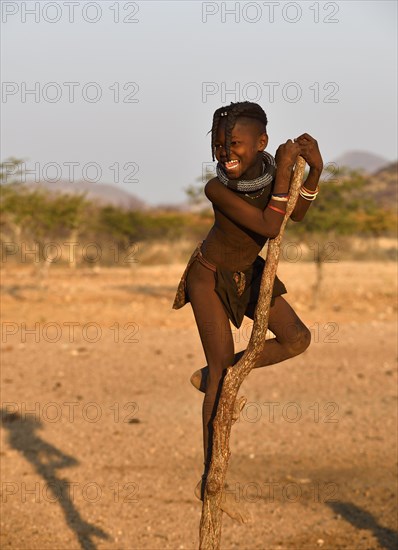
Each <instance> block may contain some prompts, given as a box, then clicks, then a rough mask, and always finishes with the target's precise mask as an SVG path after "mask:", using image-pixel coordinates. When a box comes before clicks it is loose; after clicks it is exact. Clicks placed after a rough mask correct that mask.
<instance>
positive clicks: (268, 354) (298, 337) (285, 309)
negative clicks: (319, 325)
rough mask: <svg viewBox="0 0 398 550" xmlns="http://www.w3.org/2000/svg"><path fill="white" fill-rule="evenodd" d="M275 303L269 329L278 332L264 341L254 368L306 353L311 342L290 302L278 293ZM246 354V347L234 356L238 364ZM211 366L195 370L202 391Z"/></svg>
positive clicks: (251, 314)
mask: <svg viewBox="0 0 398 550" xmlns="http://www.w3.org/2000/svg"><path fill="white" fill-rule="evenodd" d="M274 300H275V301H274V305H273V306H272V307H271V308H270V314H269V322H268V327H269V329H270V330H271V331H272V332H273V333H274V334H275V338H270V339H269V340H266V341H265V343H264V348H263V350H262V352H261V354H260V356H259V357H258V359H257V361H256V362H255V364H254V367H253V368H255V369H258V368H261V367H267V366H269V365H275V364H276V363H280V362H281V361H285V360H286V359H290V358H291V357H294V356H295V355H299V354H300V353H303V351H305V350H306V349H307V348H308V346H309V345H310V342H311V332H310V331H309V329H308V328H307V327H306V326H305V325H304V323H303V322H302V321H301V319H300V318H299V317H298V315H297V314H296V312H295V311H294V309H293V308H292V307H291V306H290V305H289V304H288V302H287V301H286V300H285V299H284V298H282V296H277V297H275V299H274ZM245 315H246V316H247V317H249V318H250V319H253V318H254V308H251V309H248V310H247V311H246V313H245ZM243 354H244V350H242V351H239V352H238V353H236V354H235V355H234V359H233V363H231V365H235V364H236V363H237V362H238V361H239V359H240V358H241V357H242V355H243ZM208 372H209V370H208V366H206V367H204V368H202V369H200V370H199V371H196V372H195V373H194V374H193V376H192V378H191V381H192V384H193V385H194V386H195V387H196V388H197V389H200V391H204V390H205V387H206V381H207V377H208Z"/></svg>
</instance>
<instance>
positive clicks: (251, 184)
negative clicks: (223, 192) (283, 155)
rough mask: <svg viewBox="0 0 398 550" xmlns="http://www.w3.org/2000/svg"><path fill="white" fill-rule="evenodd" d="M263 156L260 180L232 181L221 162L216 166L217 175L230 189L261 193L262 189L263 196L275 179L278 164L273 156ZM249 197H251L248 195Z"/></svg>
mask: <svg viewBox="0 0 398 550" xmlns="http://www.w3.org/2000/svg"><path fill="white" fill-rule="evenodd" d="M262 155H263V158H262V160H263V173H262V175H261V176H260V177H259V178H255V179H253V180H230V179H228V177H227V174H226V171H225V169H224V167H223V166H222V164H220V163H219V162H218V163H217V166H216V173H217V177H218V179H219V180H220V181H221V182H222V183H223V184H224V185H226V186H227V187H229V188H230V189H235V191H249V192H250V191H259V190H260V189H261V190H262V191H261V194H262V193H263V192H264V188H265V187H267V185H269V184H270V183H271V182H272V180H273V179H274V177H275V174H276V162H275V159H274V157H273V156H272V155H270V154H269V153H267V152H266V151H263V152H262ZM245 194H246V193H245ZM247 196H248V197H249V196H250V195H247ZM259 196H260V195H257V196H256V197H250V198H253V199H255V198H257V197H259Z"/></svg>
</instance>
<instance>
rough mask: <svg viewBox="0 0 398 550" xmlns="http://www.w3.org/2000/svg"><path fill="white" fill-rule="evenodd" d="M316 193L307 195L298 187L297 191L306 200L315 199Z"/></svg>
mask: <svg viewBox="0 0 398 550" xmlns="http://www.w3.org/2000/svg"><path fill="white" fill-rule="evenodd" d="M317 194H318V193H315V194H314V195H307V194H306V193H303V192H302V191H301V189H300V191H299V195H300V197H303V199H305V200H307V201H314V200H315V199H316V196H317Z"/></svg>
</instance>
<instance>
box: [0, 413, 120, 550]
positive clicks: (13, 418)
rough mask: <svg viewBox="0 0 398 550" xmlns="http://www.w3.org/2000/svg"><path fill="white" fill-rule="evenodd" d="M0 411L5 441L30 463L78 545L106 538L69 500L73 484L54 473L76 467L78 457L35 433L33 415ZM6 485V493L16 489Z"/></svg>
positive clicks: (92, 549)
mask: <svg viewBox="0 0 398 550" xmlns="http://www.w3.org/2000/svg"><path fill="white" fill-rule="evenodd" d="M0 412H1V420H2V424H3V426H4V428H5V429H7V430H8V432H9V437H8V442H9V443H10V445H11V446H12V447H13V448H14V449H16V450H17V451H19V452H20V453H21V454H22V455H23V457H24V458H26V460H28V461H29V462H30V463H31V464H32V465H33V467H34V468H35V470H36V472H37V473H38V474H39V475H40V476H41V477H42V478H43V479H44V481H45V485H44V490H43V491H42V490H40V495H42V494H46V495H47V494H51V495H52V498H51V501H54V502H55V501H56V502H59V504H60V506H61V508H62V511H63V513H64V516H65V520H66V523H67V525H68V526H69V527H70V529H72V531H74V532H75V533H76V536H77V538H78V540H79V543H80V546H81V548H83V550H96V546H95V544H94V542H93V541H92V538H93V537H99V538H100V539H104V540H109V538H110V537H109V535H108V534H107V533H105V531H103V530H102V529H100V528H99V527H96V526H95V525H91V524H90V523H87V522H86V521H84V519H83V518H82V517H81V515H80V513H79V511H78V510H77V509H76V508H75V506H74V503H73V486H71V484H70V482H69V480H68V479H66V478H62V477H60V476H59V475H58V476H57V470H59V469H60V468H71V467H73V466H77V465H78V464H79V462H78V460H76V458H74V457H73V456H70V455H66V454H64V453H63V452H62V451H60V450H59V449H57V448H56V447H54V446H53V445H51V444H49V443H47V442H46V441H44V440H43V439H42V438H41V437H40V436H39V435H37V433H36V432H37V430H39V429H42V427H43V426H42V423H41V422H40V420H38V419H37V418H36V417H35V416H34V414H31V415H26V417H25V418H22V417H21V416H20V415H19V414H18V413H15V412H13V413H10V412H8V411H7V410H5V409H0ZM9 486H10V487H9V489H10V490H9V491H8V494H9V495H11V494H15V491H13V489H14V488H16V490H18V489H17V484H16V483H9ZM19 489H20V495H22V484H20V488H19ZM11 490H12V492H11ZM44 491H45V493H44ZM3 498H4V496H3ZM48 498H50V497H48Z"/></svg>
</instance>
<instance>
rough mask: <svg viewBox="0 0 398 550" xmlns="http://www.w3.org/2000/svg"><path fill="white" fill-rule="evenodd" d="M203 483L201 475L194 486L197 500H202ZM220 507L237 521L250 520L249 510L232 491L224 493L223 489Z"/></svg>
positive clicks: (245, 521)
mask: <svg viewBox="0 0 398 550" xmlns="http://www.w3.org/2000/svg"><path fill="white" fill-rule="evenodd" d="M205 483H206V480H205V479H204V478H203V477H202V479H201V480H200V481H199V483H198V484H197V485H196V487H195V496H196V498H198V499H199V500H203V495H204V484H205ZM220 508H221V510H222V511H223V512H225V513H226V514H227V516H229V517H230V518H231V519H234V520H236V521H238V522H239V523H250V521H251V520H252V516H251V514H250V512H248V511H247V510H245V508H244V507H243V506H242V505H241V504H240V502H239V497H238V500H237V499H236V496H235V494H234V493H226V492H225V491H223V492H222V495H221V503H220Z"/></svg>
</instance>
